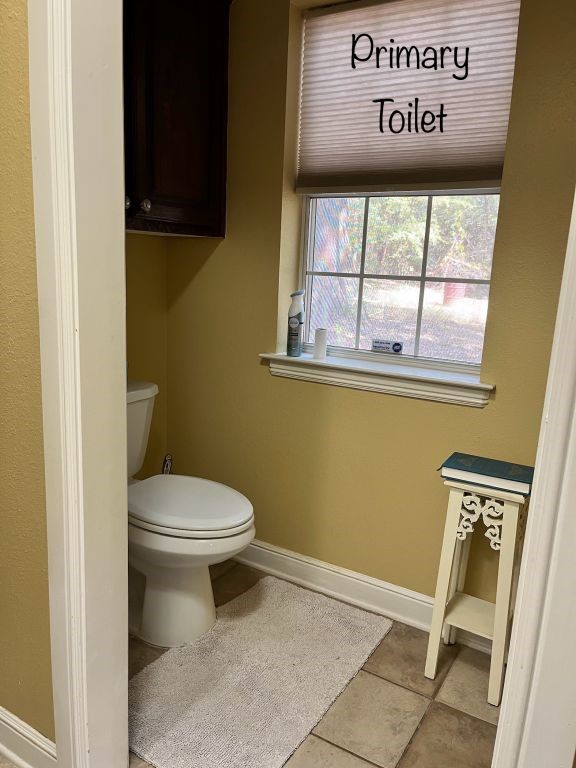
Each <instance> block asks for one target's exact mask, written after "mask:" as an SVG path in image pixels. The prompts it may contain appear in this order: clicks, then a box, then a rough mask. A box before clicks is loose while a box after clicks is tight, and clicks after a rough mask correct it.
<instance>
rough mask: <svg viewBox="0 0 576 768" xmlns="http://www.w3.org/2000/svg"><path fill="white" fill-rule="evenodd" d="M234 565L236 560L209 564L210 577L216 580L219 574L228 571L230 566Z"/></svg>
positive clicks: (222, 574) (221, 574)
mask: <svg viewBox="0 0 576 768" xmlns="http://www.w3.org/2000/svg"><path fill="white" fill-rule="evenodd" d="M235 567H236V561H235V560H224V562H223V563H216V565H211V566H210V578H211V579H212V581H216V579H219V578H220V576H224V574H225V573H228V571H231V570H232V568H235Z"/></svg>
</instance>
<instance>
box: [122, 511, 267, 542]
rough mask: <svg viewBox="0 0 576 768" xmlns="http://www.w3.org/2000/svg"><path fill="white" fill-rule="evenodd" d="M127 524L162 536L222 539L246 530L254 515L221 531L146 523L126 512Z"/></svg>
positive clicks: (249, 526) (250, 524) (251, 524)
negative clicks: (246, 520)
mask: <svg viewBox="0 0 576 768" xmlns="http://www.w3.org/2000/svg"><path fill="white" fill-rule="evenodd" d="M128 524H129V525H133V526H134V527H135V528H140V529H141V530H143V531H151V532H152V533H159V534H161V535H162V536H174V537H175V538H178V539H224V538H228V537H230V536H236V535H237V534H239V533H244V531H247V530H248V529H249V528H251V527H252V526H253V525H254V517H253V516H252V517H251V518H250V520H248V522H246V523H244V524H243V525H237V526H236V527H235V528H227V529H225V530H221V531H191V530H189V529H184V528H167V527H166V526H163V525H154V524H153V523H146V522H144V520H139V519H138V518H137V517H134V516H133V515H131V514H128Z"/></svg>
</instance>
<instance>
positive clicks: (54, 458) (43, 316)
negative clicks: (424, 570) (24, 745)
mask: <svg viewBox="0 0 576 768" xmlns="http://www.w3.org/2000/svg"><path fill="white" fill-rule="evenodd" d="M28 28H29V58H30V116H31V129H32V170H33V187H34V224H35V231H36V262H37V274H38V307H39V316H40V356H41V372H42V407H43V423H44V460H45V482H46V515H47V531H48V578H49V596H50V635H51V661H52V683H53V686H52V687H53V692H54V699H53V702H54V721H55V730H56V744H57V753H58V763H59V764H60V765H61V766H63V768H72V767H73V768H100V766H109V768H123V767H124V766H126V765H127V763H128V723H127V708H128V707H127V699H128V683H127V642H126V637H127V631H128V619H127V577H126V573H127V521H126V509H127V506H126V477H127V471H126V430H125V429H124V428H123V427H122V425H124V424H125V423H126V410H125V409H126V363H125V359H126V358H125V331H124V329H125V308H126V297H125V284H124V214H123V207H124V203H123V200H124V183H123V109H122V5H121V4H118V3H117V2H116V0H100V2H98V3H94V2H92V0H30V2H29V3H28ZM104 116H105V119H103V117H104ZM103 562H106V567H105V568H103V567H102V563H103ZM35 768H36V766H35Z"/></svg>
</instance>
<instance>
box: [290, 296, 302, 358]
mask: <svg viewBox="0 0 576 768" xmlns="http://www.w3.org/2000/svg"><path fill="white" fill-rule="evenodd" d="M305 293H306V291H294V293H291V294H290V298H291V299H292V303H291V304H290V309H289V310H288V344H287V347H286V354H287V355H288V357H300V355H301V354H302V337H303V335H304V294H305Z"/></svg>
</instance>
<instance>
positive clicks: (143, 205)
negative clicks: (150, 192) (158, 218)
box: [140, 198, 152, 213]
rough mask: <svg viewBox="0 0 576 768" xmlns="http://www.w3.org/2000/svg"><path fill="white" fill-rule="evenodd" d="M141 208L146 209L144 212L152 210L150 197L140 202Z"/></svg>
mask: <svg viewBox="0 0 576 768" xmlns="http://www.w3.org/2000/svg"><path fill="white" fill-rule="evenodd" d="M140 208H141V209H142V210H143V211H144V213H150V211H151V210H152V203H151V202H150V200H148V198H145V199H144V200H142V202H141V203H140Z"/></svg>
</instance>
